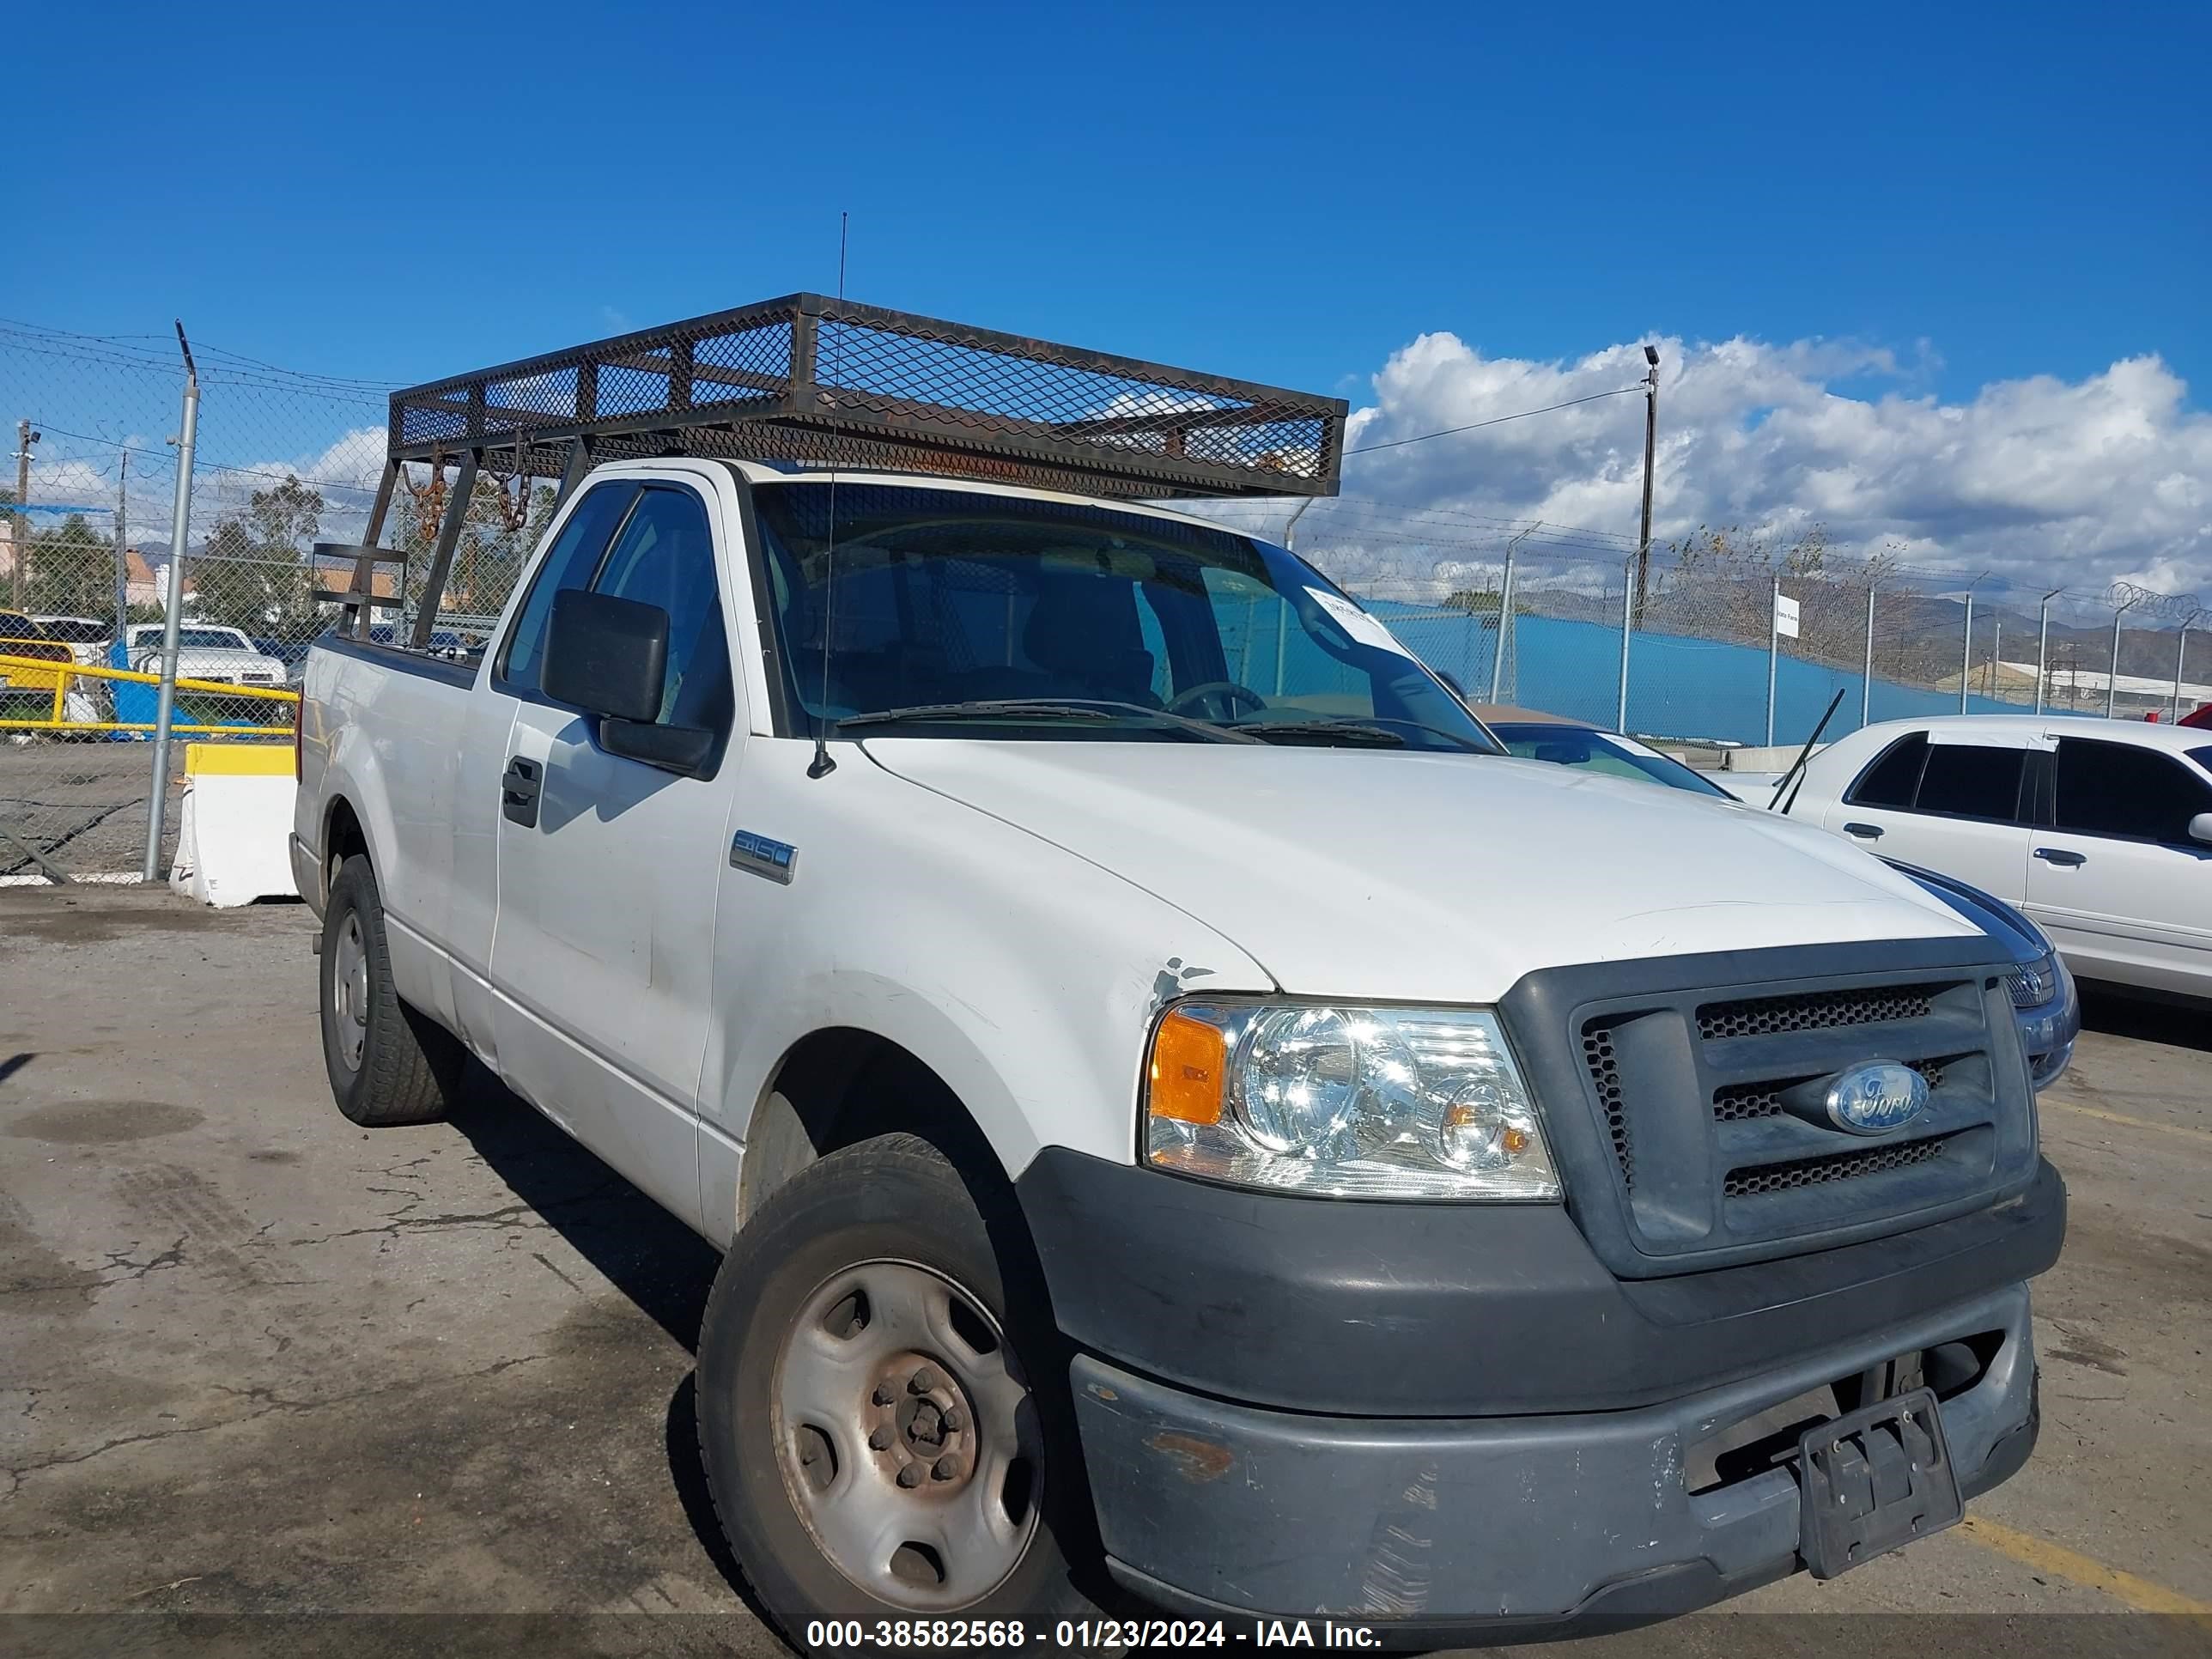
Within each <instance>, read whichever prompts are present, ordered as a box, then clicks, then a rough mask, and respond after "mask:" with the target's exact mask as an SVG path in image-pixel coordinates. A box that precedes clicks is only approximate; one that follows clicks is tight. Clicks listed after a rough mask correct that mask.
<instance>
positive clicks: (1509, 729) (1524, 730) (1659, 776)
mask: <svg viewBox="0 0 2212 1659" xmlns="http://www.w3.org/2000/svg"><path fill="white" fill-rule="evenodd" d="M1490 729H1491V730H1492V732H1496V733H1497V734H1498V741H1500V742H1501V743H1503V744H1504V745H1505V749H1506V752H1507V753H1508V754H1513V755H1518V756H1519V757H1521V758H1522V759H1523V760H1540V761H1549V762H1551V763H1553V765H1555V766H1573V767H1578V768H1580V769H1583V770H1584V771H1587V772H1602V773H1604V774H1606V775H1607V776H1609V777H1616V778H1639V779H1642V780H1644V781H1647V782H1651V783H1663V784H1665V785H1667V786H1668V787H1669V788H1673V789H1687V790H1690V791H1692V793H1696V794H1700V795H1718V796H1719V797H1720V798H1721V799H1723V800H1733V799H1735V797H1734V796H1733V795H1731V794H1729V792H1728V791H1727V790H1725V789H1723V788H1722V787H1720V786H1719V785H1718V784H1717V783H1714V782H1712V781H1711V780H1710V779H1707V778H1705V777H1701V776H1700V775H1699V774H1698V773H1696V772H1695V771H1693V770H1692V769H1690V768H1689V767H1686V766H1685V765H1683V764H1682V763H1681V762H1680V761H1678V760H1670V759H1668V757H1666V756H1664V755H1662V754H1660V753H1659V752H1657V751H1656V750H1650V749H1646V748H1644V746H1643V745H1642V744H1634V743H1628V742H1626V741H1624V740H1622V739H1621V738H1615V737H1612V736H1609V735H1608V734H1607V733H1606V732H1596V731H1593V730H1591V729H1590V728H1589V726H1554V725H1553V724H1552V723H1551V722H1550V721H1548V720H1492V721H1491V722H1490Z"/></svg>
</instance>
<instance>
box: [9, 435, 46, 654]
mask: <svg viewBox="0 0 2212 1659" xmlns="http://www.w3.org/2000/svg"><path fill="white" fill-rule="evenodd" d="M43 436H45V434H43V433H39V432H33V431H32V430H31V423H30V422H28V421H18V422H15V544H14V545H13V546H12V547H10V548H9V552H11V553H13V554H14V555H15V560H14V563H15V609H16V610H18V611H22V610H27V608H28V606H27V605H26V603H25V600H24V590H25V589H26V588H27V587H28V586H29V585H30V580H31V515H30V514H29V513H26V512H25V511H24V510H23V509H24V508H25V507H28V506H29V505H30V504H31V446H32V445H33V444H34V443H36V442H38V441H39V440H40V438H41V437H43Z"/></svg>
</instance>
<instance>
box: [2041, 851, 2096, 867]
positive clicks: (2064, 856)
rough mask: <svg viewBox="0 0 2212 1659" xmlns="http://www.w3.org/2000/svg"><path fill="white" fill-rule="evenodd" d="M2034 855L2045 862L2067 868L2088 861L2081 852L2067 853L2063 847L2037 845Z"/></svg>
mask: <svg viewBox="0 0 2212 1659" xmlns="http://www.w3.org/2000/svg"><path fill="white" fill-rule="evenodd" d="M2035 856H2036V857H2038V858H2039V859H2041V860H2043V861H2044V862H2045V864H2058V865H2063V866H2065V867H2066V868H2068V869H2069V870H2070V869H2072V868H2073V867H2074V866H2075V865H2077V864H2087V862H2088V861H2089V860H2087V858H2086V857H2085V856H2084V855H2082V854H2080V853H2069V852H2068V851H2067V850H2066V849H2065V848H2063V847H2039V848H2036V849H2035Z"/></svg>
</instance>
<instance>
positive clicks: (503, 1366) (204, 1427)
mask: <svg viewBox="0 0 2212 1659" xmlns="http://www.w3.org/2000/svg"><path fill="white" fill-rule="evenodd" d="M546 1357H547V1356H546V1355H544V1354H542V1353H530V1354H519V1355H514V1356H511V1357H509V1358H506V1359H498V1360H494V1361H493V1362H492V1363H491V1364H489V1365H483V1366H479V1367H478V1368H477V1369H476V1370H468V1371H448V1372H447V1373H445V1374H444V1375H442V1376H428V1377H420V1376H418V1377H408V1378H405V1379H404V1380H402V1381H400V1382H398V1383H382V1384H380V1385H379V1386H378V1387H375V1388H373V1389H349V1390H348V1391H347V1392H345V1393H343V1394H335V1395H325V1396H324V1397H323V1398H321V1399H316V1400H297V1399H292V1398H289V1397H288V1396H286V1395H282V1394H279V1393H278V1392H277V1391H276V1389H273V1388H267V1387H258V1386H257V1387H254V1388H247V1389H234V1388H230V1387H228V1386H226V1385H223V1384H222V1383H217V1384H216V1393H218V1394H223V1395H230V1396H231V1397H232V1398H234V1399H238V1400H245V1401H252V1402H254V1408H253V1409H252V1411H247V1412H241V1413H239V1414H238V1415H237V1416H235V1417H225V1418H220V1419H216V1421H215V1422H212V1423H196V1424H193V1425H191V1426H190V1427H186V1428H178V1429H153V1430H149V1431H146V1432H144V1433H141V1434H124V1435H117V1436H115V1437H113V1438H112V1439H108V1440H103V1441H101V1442H100V1444H98V1445H96V1446H94V1447H93V1448H92V1449H90V1450H88V1451H81V1452H71V1453H70V1454H68V1455H65V1456H60V1457H48V1458H42V1459H40V1460H39V1461H38V1462H32V1463H22V1464H17V1465H15V1466H14V1467H12V1468H0V1474H4V1475H5V1476H7V1478H8V1487H7V1490H6V1491H4V1492H0V1499H6V1498H13V1497H14V1496H15V1493H16V1492H19V1491H21V1488H22V1485H23V1483H24V1481H26V1480H28V1479H29V1478H30V1477H31V1476H33V1475H34V1474H42V1473H43V1472H45V1471H46V1470H47V1469H58V1468H69V1467H70V1466H72V1465H74V1464H77V1463H88V1462H91V1461H92V1460H93V1459H94V1458H95V1457H102V1456H105V1455H106V1454H107V1453H109V1452H112V1451H120V1450H121V1449H123V1448H124V1447H125V1446H140V1445H145V1444H147V1443H149V1442H152V1441H155V1440H174V1439H178V1438H179V1437H183V1436H185V1435H194V1434H212V1433H213V1432H215V1431H216V1430H218V1429H234V1428H236V1427H238V1426H239V1425H240V1424H244V1423H252V1422H254V1421H256V1420H257V1419H260V1418H264V1417H268V1416H271V1415H274V1414H276V1413H285V1414H287V1415H289V1416H304V1415H307V1413H313V1412H321V1411H328V1410H330V1409H331V1407H337V1406H348V1405H351V1404H353V1403H355V1402H356V1401H362V1400H374V1399H375V1398H377V1397H379V1396H380V1395H389V1394H407V1393H414V1392H419V1391H421V1390H422V1389H435V1388H439V1387H442V1386H443V1385H445V1384H447V1383H470V1382H474V1381H477V1379H479V1378H482V1377H487V1376H498V1375H499V1374H500V1373H501V1371H506V1370H513V1369H514V1368H515V1367H516V1366H518V1365H529V1364H536V1363H537V1362H538V1361H539V1360H542V1359H544V1358H546ZM33 1392H38V1391H37V1390H34V1391H33ZM27 1410H28V1408H26V1413H27Z"/></svg>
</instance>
